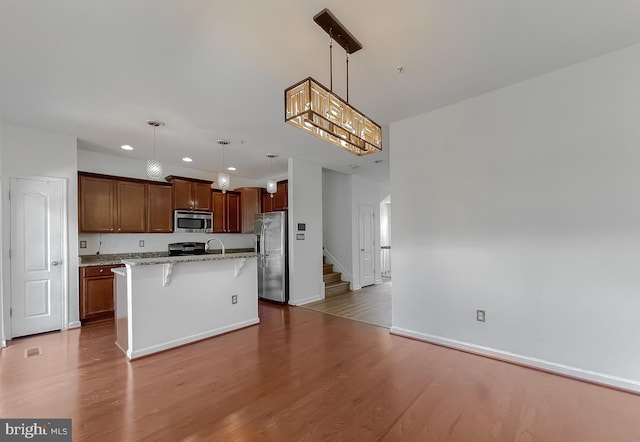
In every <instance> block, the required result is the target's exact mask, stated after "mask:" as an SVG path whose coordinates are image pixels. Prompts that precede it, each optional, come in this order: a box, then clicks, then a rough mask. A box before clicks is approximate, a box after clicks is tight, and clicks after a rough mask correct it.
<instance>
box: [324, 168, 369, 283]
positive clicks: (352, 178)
mask: <svg viewBox="0 0 640 442" xmlns="http://www.w3.org/2000/svg"><path fill="white" fill-rule="evenodd" d="M322 205H323V215H322V216H323V239H322V241H323V244H324V247H325V248H326V251H327V252H328V257H329V259H328V262H331V263H332V264H334V268H335V270H336V271H339V272H342V280H343V281H349V282H350V283H351V284H350V288H351V290H359V289H361V288H362V284H361V282H360V225H359V219H360V212H359V211H360V205H368V206H372V208H373V211H374V217H375V219H374V223H375V226H376V229H375V230H374V249H375V250H376V252H375V253H374V268H375V272H376V276H375V282H376V283H380V282H381V276H380V254H379V253H378V250H379V246H380V229H379V225H380V223H379V221H380V184H379V183H378V182H376V181H372V180H369V179H367V178H363V177H360V176H357V175H346V174H343V173H340V172H335V171H332V170H326V169H325V170H323V171H322Z"/></svg>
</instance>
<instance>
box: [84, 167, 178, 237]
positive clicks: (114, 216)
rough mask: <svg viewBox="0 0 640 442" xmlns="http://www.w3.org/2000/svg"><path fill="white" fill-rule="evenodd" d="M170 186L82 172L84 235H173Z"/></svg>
mask: <svg viewBox="0 0 640 442" xmlns="http://www.w3.org/2000/svg"><path fill="white" fill-rule="evenodd" d="M172 205H173V201H172V188H171V185H170V184H163V183H152V182H148V181H145V180H136V179H132V178H123V177H114V176H109V175H98V174H89V173H84V172H80V173H78V206H79V207H78V218H79V219H78V224H79V231H80V232H95V233H146V232H171V231H172V221H173V207H172Z"/></svg>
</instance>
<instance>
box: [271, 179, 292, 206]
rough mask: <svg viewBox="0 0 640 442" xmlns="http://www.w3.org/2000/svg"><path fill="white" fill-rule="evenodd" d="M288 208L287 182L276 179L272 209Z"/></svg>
mask: <svg viewBox="0 0 640 442" xmlns="http://www.w3.org/2000/svg"><path fill="white" fill-rule="evenodd" d="M288 208H289V182H288V181H287V180H285V181H278V191H277V192H276V193H275V194H274V195H273V210H286V209H288Z"/></svg>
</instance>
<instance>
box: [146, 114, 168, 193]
mask: <svg viewBox="0 0 640 442" xmlns="http://www.w3.org/2000/svg"><path fill="white" fill-rule="evenodd" d="M147 124H148V125H149V126H151V127H153V159H152V160H147V177H149V178H151V179H154V180H159V179H160V178H162V162H161V161H160V160H158V159H157V158H156V128H158V127H162V126H164V123H163V122H162V121H158V120H147Z"/></svg>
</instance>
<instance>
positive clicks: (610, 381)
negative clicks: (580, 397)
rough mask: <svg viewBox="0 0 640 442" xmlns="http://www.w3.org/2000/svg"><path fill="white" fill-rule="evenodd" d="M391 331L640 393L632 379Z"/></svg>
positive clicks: (492, 349)
mask: <svg viewBox="0 0 640 442" xmlns="http://www.w3.org/2000/svg"><path fill="white" fill-rule="evenodd" d="M389 331H390V332H391V333H392V334H394V335H399V336H404V337H408V338H413V339H417V340H420V341H425V342H429V343H433V344H438V345H442V346H445V347H450V348H454V349H458V350H464V351H468V352H470V353H475V354H478V355H481V356H488V357H491V358H496V359H501V360H504V361H509V362H514V363H517V364H520V365H524V366H527V367H532V368H537V369H540V370H543V371H548V372H552V373H557V374H561V375H564V376H567V377H571V378H575V379H579V380H584V381H588V382H593V383H596V384H602V385H606V386H610V387H615V388H619V389H621V390H627V391H631V392H634V393H640V381H634V380H632V379H625V378H621V377H618V376H611V375H608V374H604V373H598V372H595V371H590V370H583V369H581V368H577V367H572V366H569V365H564V364H559V363H556V362H551V361H546V360H544V359H538V358H533V357H530V356H524V355H520V354H517V353H511V352H506V351H502V350H497V349H494V348H490V347H483V346H481V345H476V344H471V343H468V342H463V341H457V340H455V339H449V338H444V337H442V336H436V335H430V334H427V333H421V332H417V331H413V330H408V329H405V328H400V327H391V329H390V330H389Z"/></svg>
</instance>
